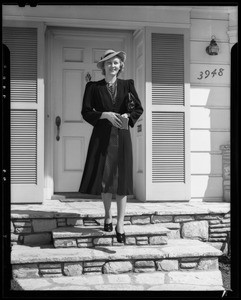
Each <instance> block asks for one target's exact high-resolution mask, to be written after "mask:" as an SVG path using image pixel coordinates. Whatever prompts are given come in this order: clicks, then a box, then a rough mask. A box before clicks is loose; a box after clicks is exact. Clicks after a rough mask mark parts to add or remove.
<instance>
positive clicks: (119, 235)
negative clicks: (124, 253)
mask: <svg viewBox="0 0 241 300" xmlns="http://www.w3.org/2000/svg"><path fill="white" fill-rule="evenodd" d="M115 232H116V238H117V241H118V242H119V243H125V242H126V235H125V233H119V232H118V231H117V227H116V228H115Z"/></svg>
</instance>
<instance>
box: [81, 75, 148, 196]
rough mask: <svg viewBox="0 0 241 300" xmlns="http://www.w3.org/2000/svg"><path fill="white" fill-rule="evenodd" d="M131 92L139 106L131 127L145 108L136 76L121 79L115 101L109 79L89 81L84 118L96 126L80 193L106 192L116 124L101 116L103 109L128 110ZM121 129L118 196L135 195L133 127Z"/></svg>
mask: <svg viewBox="0 0 241 300" xmlns="http://www.w3.org/2000/svg"><path fill="white" fill-rule="evenodd" d="M128 92H131V93H132V94H133V95H134V96H135V98H136V101H135V108H134V110H133V111H132V112H131V113H130V118H129V126H130V127H134V124H135V123H136V121H137V120H138V118H139V117H140V116H141V114H142V112H143V108H142V105H141V101H140V99H139V97H138V95H137V92H136V90H135V87H134V81H133V80H132V79H129V80H122V79H119V78H118V79H117V96H116V101H115V104H113V103H112V99H111V96H110V94H109V92H108V90H107V87H106V82H105V80H104V79H103V80H100V81H95V82H91V81H90V82H88V83H87V85H86V88H85V92H84V98H83V106H82V111H81V113H82V115H83V118H84V120H86V121H87V122H88V123H90V124H91V125H93V126H94V128H93V131H92V135H91V138H90V142H89V147H88V152H87V158H86V162H85V168H84V172H83V177H82V181H81V184H80V188H79V192H81V193H85V194H92V195H100V194H101V193H102V179H103V172H104V167H105V161H106V156H107V150H108V145H109V140H110V133H111V128H112V126H113V125H112V124H111V122H110V121H109V120H107V119H100V117H101V115H102V112H109V111H112V112H116V113H119V114H124V113H127V112H128V111H127V108H126V100H125V99H126V97H127V96H128ZM129 126H128V130H125V129H118V134H119V148H118V175H119V176H118V189H117V194H118V195H131V194H133V174H132V171H133V159H132V143H131V136H130V129H129Z"/></svg>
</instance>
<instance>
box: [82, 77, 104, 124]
mask: <svg viewBox="0 0 241 300" xmlns="http://www.w3.org/2000/svg"><path fill="white" fill-rule="evenodd" d="M94 86H95V85H94V83H93V82H91V81H90V82H88V83H87V84H86V87H85V92H84V98H83V105H82V110H81V114H82V116H83V118H84V120H85V121H86V122H88V123H90V124H91V125H93V126H95V124H96V123H97V122H98V121H99V119H100V117H101V115H102V112H99V111H96V110H95V108H94V105H93V103H94Z"/></svg>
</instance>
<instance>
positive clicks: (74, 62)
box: [52, 32, 126, 192]
mask: <svg viewBox="0 0 241 300" xmlns="http://www.w3.org/2000/svg"><path fill="white" fill-rule="evenodd" d="M125 47H126V45H125V35H124V34H121V35H120V36H119V37H118V35H116V34H115V35H112V34H107V33H103V34H102V33H99V32H98V33H96V32H88V34H86V33H84V32H83V34H81V32H78V34H74V35H69V34H66V33H63V34H60V35H56V36H55V37H54V42H53V52H52V53H53V54H52V57H53V67H52V83H53V84H52V91H53V93H52V95H53V106H54V115H55V116H54V119H55V118H56V117H57V116H60V118H61V124H60V127H59V130H60V135H59V136H60V139H59V140H58V141H57V139H56V136H57V126H56V125H55V124H53V126H55V137H54V138H55V141H54V191H55V192H76V191H78V189H79V185H80V182H81V178H82V174H83V170H84V164H85V159H86V154H87V150H88V144H89V139H90V135H91V132H92V128H93V127H92V126H91V125H89V124H88V123H87V122H85V121H84V120H83V118H82V115H81V108H82V100H83V94H84V90H85V85H86V83H87V82H88V81H89V80H91V81H97V80H101V79H103V78H104V77H103V75H102V74H101V71H100V70H99V69H98V68H97V66H96V63H97V62H98V60H99V59H100V57H101V56H102V55H103V53H104V51H105V50H106V49H114V50H118V49H124V51H126V49H125Z"/></svg>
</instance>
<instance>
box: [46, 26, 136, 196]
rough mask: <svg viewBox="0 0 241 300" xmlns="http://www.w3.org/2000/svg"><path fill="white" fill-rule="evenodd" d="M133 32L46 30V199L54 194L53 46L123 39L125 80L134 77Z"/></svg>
mask: <svg viewBox="0 0 241 300" xmlns="http://www.w3.org/2000/svg"><path fill="white" fill-rule="evenodd" d="M132 34H133V33H132V31H114V30H104V31H103V30H98V29H94V28H93V29H91V30H86V29H80V28H71V29H69V28H60V27H47V28H46V61H45V67H46V68H45V69H46V74H45V78H46V83H45V86H46V87H45V162H44V174H45V176H44V178H45V179H44V181H45V187H44V194H45V199H51V197H52V196H53V194H54V139H55V126H54V124H55V109H54V94H53V88H52V82H53V80H52V79H53V76H54V70H53V67H54V66H53V55H54V53H53V48H54V47H53V46H54V40H55V39H62V38H66V37H67V38H70V39H75V38H76V39H78V37H80V36H83V35H84V36H90V35H91V36H93V38H95V36H96V37H100V35H102V36H104V37H105V38H108V37H109V38H110V39H115V38H117V37H118V39H120V38H122V39H123V41H124V45H125V47H124V49H123V51H126V52H127V53H128V56H129V62H130V63H129V65H128V66H127V68H126V69H125V78H132V77H133V66H132V61H133V59H132V57H133V53H132Z"/></svg>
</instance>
